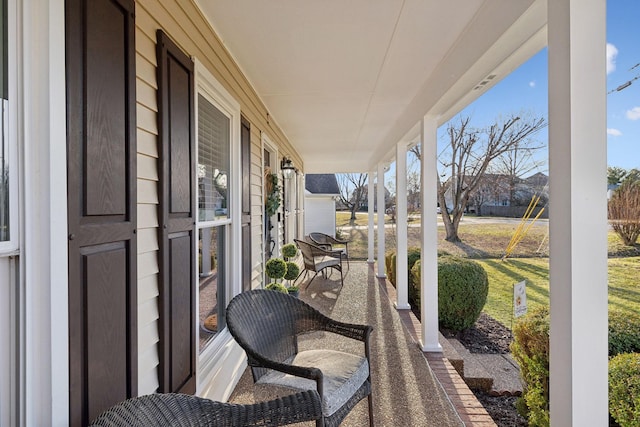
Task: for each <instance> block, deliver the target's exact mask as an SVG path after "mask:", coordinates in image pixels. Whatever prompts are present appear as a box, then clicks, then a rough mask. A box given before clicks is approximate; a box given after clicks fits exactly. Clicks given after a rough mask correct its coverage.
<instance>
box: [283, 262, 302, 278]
mask: <svg viewBox="0 0 640 427" xmlns="http://www.w3.org/2000/svg"><path fill="white" fill-rule="evenodd" d="M286 265H287V272H286V273H285V274H284V279H285V280H296V279H297V278H298V275H299V274H300V267H298V264H296V263H295V262H293V261H287V263H286Z"/></svg>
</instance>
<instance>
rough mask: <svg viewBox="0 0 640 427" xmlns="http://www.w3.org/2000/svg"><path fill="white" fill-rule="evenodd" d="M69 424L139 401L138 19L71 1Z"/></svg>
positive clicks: (129, 11)
mask: <svg viewBox="0 0 640 427" xmlns="http://www.w3.org/2000/svg"><path fill="white" fill-rule="evenodd" d="M65 5H66V6H65V8H66V65H67V78H66V82H67V157H68V176H67V193H68V227H69V376H70V378H69V405H70V423H71V425H73V426H81V425H82V426H84V425H87V423H88V422H89V421H90V420H91V419H93V418H94V417H95V416H96V415H97V414H99V413H100V412H101V411H103V410H104V409H106V408H108V407H109V406H111V405H113V404H115V403H116V402H119V401H122V400H124V399H127V398H128V397H131V396H135V395H136V394H137V325H136V312H137V304H136V252H137V251H136V139H135V135H136V130H135V126H136V116H135V40H134V33H135V22H134V15H133V12H134V3H133V1H131V0H90V1H87V0H67V1H66V3H65Z"/></svg>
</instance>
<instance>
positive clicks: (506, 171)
mask: <svg viewBox="0 0 640 427" xmlns="http://www.w3.org/2000/svg"><path fill="white" fill-rule="evenodd" d="M521 145H524V143H523V142H522V141H518V142H516V143H515V144H514V145H513V147H512V148H511V149H509V150H507V151H506V152H504V153H503V154H502V155H501V156H499V157H498V158H497V159H496V161H495V164H494V165H492V169H493V171H494V172H495V173H497V174H501V175H505V176H506V177H507V180H508V184H509V205H510V206H515V205H517V203H516V184H517V183H518V181H519V180H520V177H522V176H524V175H527V174H528V173H529V172H533V171H534V170H536V169H538V168H540V166H542V165H543V164H544V162H543V161H541V160H535V159H534V157H533V154H534V153H535V151H536V150H539V149H541V148H543V145H538V146H532V145H528V146H524V147H521ZM527 203H528V201H527Z"/></svg>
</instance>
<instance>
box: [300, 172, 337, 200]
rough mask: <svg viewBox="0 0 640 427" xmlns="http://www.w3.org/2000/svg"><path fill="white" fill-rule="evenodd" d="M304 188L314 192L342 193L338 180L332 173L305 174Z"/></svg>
mask: <svg viewBox="0 0 640 427" xmlns="http://www.w3.org/2000/svg"><path fill="white" fill-rule="evenodd" d="M304 188H305V189H306V190H307V191H308V192H310V193H313V194H335V195H338V194H340V188H339V187H338V180H337V179H336V176H335V175H334V174H332V173H323V174H307V175H305V184H304Z"/></svg>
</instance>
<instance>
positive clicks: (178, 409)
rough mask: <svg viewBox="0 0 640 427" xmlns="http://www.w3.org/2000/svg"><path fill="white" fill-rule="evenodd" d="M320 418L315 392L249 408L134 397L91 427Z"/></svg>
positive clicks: (217, 426) (220, 426)
mask: <svg viewBox="0 0 640 427" xmlns="http://www.w3.org/2000/svg"><path fill="white" fill-rule="evenodd" d="M321 417H322V403H321V398H320V395H319V394H318V392H316V391H315V390H307V391H301V392H299V393H295V394H292V395H289V396H284V397H281V398H278V399H274V400H270V401H268V402H259V403H255V404H249V405H239V404H231V403H222V402H215V401H212V400H209V399H204V398H201V397H196V396H189V395H185V394H177V393H166V394H151V395H146V396H140V397H135V398H131V399H128V400H125V401H124V402H121V403H118V404H116V405H114V406H113V407H111V408H110V409H108V410H106V411H105V412H103V413H102V414H100V415H99V416H98V417H97V418H96V419H95V420H94V421H93V422H92V424H91V425H90V426H91V427H125V426H126V427H143V426H150V425H158V426H168V425H171V426H192V427H196V426H199V427H235V426H271V425H285V424H292V423H299V422H302V421H311V420H317V419H320V418H321Z"/></svg>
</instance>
